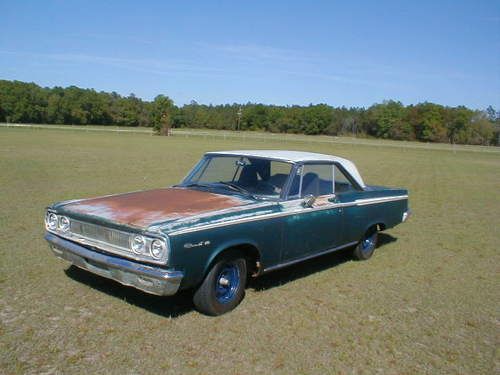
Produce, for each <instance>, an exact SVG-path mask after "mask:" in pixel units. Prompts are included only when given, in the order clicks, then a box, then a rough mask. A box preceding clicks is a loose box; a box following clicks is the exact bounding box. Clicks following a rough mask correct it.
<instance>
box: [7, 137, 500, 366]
mask: <svg viewBox="0 0 500 375" xmlns="http://www.w3.org/2000/svg"><path fill="white" fill-rule="evenodd" d="M241 148H276V149H278V148H281V149H282V148H289V149H297V150H308V151H316V152H324V153H331V154H337V155H340V156H344V157H347V158H349V159H352V160H353V161H354V162H355V163H356V164H357V165H358V167H359V169H360V171H361V174H362V175H363V177H364V179H365V181H366V182H367V183H368V184H381V185H389V186H402V187H407V188H408V189H409V190H410V204H411V207H412V209H413V212H414V215H413V217H412V218H411V220H410V221H409V222H408V223H405V224H403V225H400V226H398V227H396V228H394V229H391V230H389V231H388V232H387V233H386V234H385V235H384V236H383V237H382V242H383V244H382V246H381V247H380V248H379V249H378V250H377V252H376V253H375V256H374V257H373V258H372V259H371V260H369V261H367V262H354V261H351V260H350V258H349V257H348V255H347V254H345V253H338V254H333V255H330V256H326V257H322V258H319V259H317V260H313V261H309V262H307V263H303V264H301V265H297V266H294V267H291V268H288V269H284V270H282V271H278V272H276V273H274V274H270V275H268V276H265V277H263V278H261V279H258V280H255V281H253V282H252V283H251V284H250V286H249V288H248V289H247V296H246V298H245V300H244V301H243V303H242V304H241V305H240V306H239V307H238V308H237V309H236V310H235V311H233V312H231V313H230V314H227V315H224V316H222V317H218V318H209V317H206V316H203V315H200V314H198V313H196V312H195V311H193V309H192V305H191V302H190V298H189V295H188V294H182V295H180V296H176V297H172V298H159V297H154V296H149V295H145V294H143V293H141V292H138V291H135V290H133V289H130V288H126V287H122V286H119V285H118V284H115V283H114V282H112V281H108V280H106V279H103V278H100V277H98V276H93V275H91V274H88V273H85V272H83V271H79V270H77V269H73V268H69V269H68V265H67V264H66V263H63V262H62V261H59V260H58V259H56V258H55V257H54V256H53V255H52V254H51V253H50V251H49V249H48V246H47V244H46V243H45V241H44V240H43V233H44V229H43V213H44V207H45V206H46V205H47V204H49V203H51V202H54V201H59V200H63V199H71V198H78V197H90V196H96V195H102V194H110V193H118V192H125V191H131V190H138V189H148V188H154V187H160V186H165V185H169V184H173V183H176V182H178V181H179V180H180V179H181V178H182V177H183V176H184V175H185V173H186V172H187V170H188V169H189V168H190V167H191V166H192V165H193V164H194V163H195V161H196V160H197V159H198V158H199V157H200V156H201V154H202V153H203V152H204V151H207V150H220V149H241ZM458 150H460V151H461V152H453V151H452V150H451V149H444V150H439V149H436V150H432V149H430V150H429V149H419V148H411V147H409V148H406V147H383V143H382V142H381V143H377V142H374V143H373V144H370V145H368V144H356V143H352V144H349V143H346V144H342V143H340V144H337V143H321V142H304V141H302V140H301V141H297V142H292V141H290V142H283V141H274V140H273V139H272V137H269V140H262V139H259V140H255V139H248V138H247V139H245V140H243V139H231V140H229V139H227V140H224V138H222V137H211V138H210V137H209V138H203V137H184V136H178V137H170V138H165V137H152V136H150V135H146V134H144V135H143V134H127V135H125V134H114V133H103V132H67V131H63V130H40V129H39V130H27V129H8V128H1V129H0V187H1V195H0V210H1V214H0V228H1V229H0V373H6V374H10V373H65V374H66V373H85V374H86V373H95V372H100V373H105V372H106V373H107V372H112V373H168V372H171V373H183V374H190V373H214V374H221V373H226V374H255V373H266V374H267V373H270V372H275V373H282V374H293V373H299V374H300V373H318V374H324V373H342V374H344V373H345V374H361V373H366V374H372V373H381V374H414V373H461V374H481V373H483V374H492V373H498V372H499V371H500V352H499V350H498V347H499V341H500V334H499V321H500V303H499V290H500V285H499V284H500V283H499V277H498V274H499V271H500V269H499V264H500V262H499V261H500V259H499V255H498V254H499V253H498V243H499V240H500V235H499V228H500V154H499V153H497V152H471V151H468V150H467V148H460V147H458ZM493 151H494V150H493ZM305 235H306V234H305Z"/></svg>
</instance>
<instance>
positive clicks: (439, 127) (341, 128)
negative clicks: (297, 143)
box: [0, 80, 500, 145]
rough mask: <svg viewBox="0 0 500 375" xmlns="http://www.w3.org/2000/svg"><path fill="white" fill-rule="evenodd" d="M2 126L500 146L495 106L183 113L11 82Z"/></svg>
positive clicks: (188, 108)
mask: <svg viewBox="0 0 500 375" xmlns="http://www.w3.org/2000/svg"><path fill="white" fill-rule="evenodd" d="M0 122H9V123H35V124H40V123H48V124H67V125H87V124H92V125H118V126H148V127H153V128H155V129H156V130H157V131H160V129H161V128H162V126H165V125H166V126H171V127H174V128H181V127H188V128H209V129H225V130H260V131H268V132H274V133H300V134H310V135H315V134H324V135H332V136H336V135H352V136H360V137H376V138H385V139H398V140H417V141H423V142H447V143H460V144H476V145H499V143H500V113H499V112H497V111H496V110H495V109H493V108H492V107H491V106H490V107H488V108H487V109H486V110H484V111H479V110H472V109H469V108H467V107H465V106H458V107H448V106H443V105H440V104H435V103H428V102H425V103H419V104H415V105H407V106H405V105H403V104H402V103H401V102H398V101H394V100H389V101H384V102H383V103H378V104H374V105H372V106H370V107H368V108H363V107H350V108H346V107H332V106H329V105H327V104H316V105H313V104H311V105H308V106H298V105H293V106H277V105H264V104H255V103H247V104H236V103H234V104H225V105H204V104H198V103H196V102H195V101H192V102H191V103H189V104H186V105H183V106H181V107H178V106H175V105H174V103H173V101H172V100H171V99H170V98H169V97H167V96H165V95H158V96H157V97H155V98H154V100H152V101H146V100H142V99H141V98H138V97H136V96H135V95H134V94H130V95H128V96H122V95H119V94H117V93H116V92H111V93H108V92H103V91H100V92H97V91H95V90H93V89H81V88H78V87H76V86H69V87H66V88H62V87H53V88H47V87H40V86H39V85H36V84H35V83H25V82H20V81H6V80H0Z"/></svg>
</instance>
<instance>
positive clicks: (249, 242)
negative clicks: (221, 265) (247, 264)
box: [203, 237, 262, 277]
mask: <svg viewBox="0 0 500 375" xmlns="http://www.w3.org/2000/svg"><path fill="white" fill-rule="evenodd" d="M236 246H252V247H254V248H255V249H256V250H257V252H258V253H259V258H260V259H261V258H262V254H261V252H260V246H259V244H257V242H256V241H255V240H253V239H250V238H248V237H246V238H236V239H231V240H228V241H224V242H222V243H220V244H219V245H218V246H217V247H216V248H215V249H214V250H213V251H212V254H211V255H210V257H209V258H208V260H207V263H206V264H205V266H204V268H203V277H205V275H206V274H207V272H208V271H209V270H210V268H211V266H212V264H213V263H214V260H215V259H216V258H217V257H218V256H219V255H220V254H222V252H224V251H226V250H227V249H230V248H232V247H236Z"/></svg>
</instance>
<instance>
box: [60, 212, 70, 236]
mask: <svg viewBox="0 0 500 375" xmlns="http://www.w3.org/2000/svg"><path fill="white" fill-rule="evenodd" d="M59 230H60V231H62V232H67V231H68V230H69V219H68V218H67V217H66V216H59Z"/></svg>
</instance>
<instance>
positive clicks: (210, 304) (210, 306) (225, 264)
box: [193, 254, 247, 316]
mask: <svg viewBox="0 0 500 375" xmlns="http://www.w3.org/2000/svg"><path fill="white" fill-rule="evenodd" d="M246 279H247V264H246V261H245V259H244V258H243V257H242V256H240V255H239V254H234V255H227V256H223V257H221V258H220V259H219V260H218V261H217V263H215V265H214V266H213V267H212V269H211V270H210V271H209V272H208V274H207V276H206V277H205V279H204V280H203V282H202V283H201V285H200V287H199V288H198V289H197V290H196V292H195V293H194V297H193V303H194V305H195V307H196V309H197V310H198V311H199V312H201V313H203V314H206V315H211V316H217V315H222V314H225V313H227V312H229V311H231V310H233V309H234V308H235V307H236V306H238V305H239V304H240V302H241V301H242V300H243V297H244V296H245V286H246Z"/></svg>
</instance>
